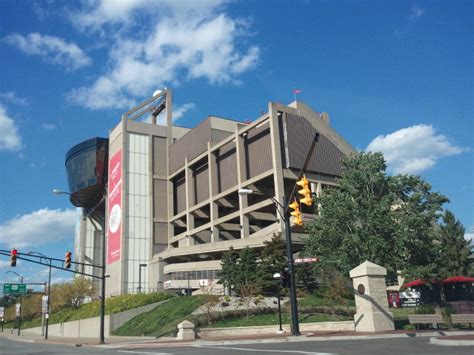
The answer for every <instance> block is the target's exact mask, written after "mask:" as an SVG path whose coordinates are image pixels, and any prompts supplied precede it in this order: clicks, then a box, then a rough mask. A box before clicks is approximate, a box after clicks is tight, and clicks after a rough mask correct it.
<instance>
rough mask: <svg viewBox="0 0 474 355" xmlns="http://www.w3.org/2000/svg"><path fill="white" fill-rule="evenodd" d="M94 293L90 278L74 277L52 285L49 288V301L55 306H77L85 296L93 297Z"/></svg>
mask: <svg viewBox="0 0 474 355" xmlns="http://www.w3.org/2000/svg"><path fill="white" fill-rule="evenodd" d="M96 293H97V291H96V290H95V288H94V284H93V282H92V281H91V280H90V279H86V278H84V277H75V278H74V279H73V280H72V281H71V282H66V283H62V284H58V285H54V286H53V287H52V288H51V294H52V295H51V296H52V297H51V303H52V304H54V305H55V307H57V308H62V307H72V308H78V307H79V306H81V305H82V304H83V303H84V301H85V299H86V298H88V297H93V296H95V295H96Z"/></svg>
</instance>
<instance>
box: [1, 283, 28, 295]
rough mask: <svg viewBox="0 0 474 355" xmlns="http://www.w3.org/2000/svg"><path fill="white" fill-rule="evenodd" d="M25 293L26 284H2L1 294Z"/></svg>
mask: <svg viewBox="0 0 474 355" xmlns="http://www.w3.org/2000/svg"><path fill="white" fill-rule="evenodd" d="M12 293H13V294H22V295H24V294H26V284H3V294H5V295H6V294H12Z"/></svg>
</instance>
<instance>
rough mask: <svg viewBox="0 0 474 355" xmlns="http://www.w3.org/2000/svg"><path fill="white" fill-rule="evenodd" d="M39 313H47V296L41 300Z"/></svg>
mask: <svg viewBox="0 0 474 355" xmlns="http://www.w3.org/2000/svg"><path fill="white" fill-rule="evenodd" d="M41 301H42V302H41V311H42V312H43V313H47V312H48V296H43V297H42V299H41Z"/></svg>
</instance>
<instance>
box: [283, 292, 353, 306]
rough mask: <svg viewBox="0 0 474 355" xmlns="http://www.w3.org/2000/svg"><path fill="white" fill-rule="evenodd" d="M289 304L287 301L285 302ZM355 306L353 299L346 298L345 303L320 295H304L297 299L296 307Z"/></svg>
mask: <svg viewBox="0 0 474 355" xmlns="http://www.w3.org/2000/svg"><path fill="white" fill-rule="evenodd" d="M287 304H289V301H288V302H287ZM330 306H333V307H348V308H351V307H355V301H354V299H350V300H347V303H345V304H344V303H335V302H333V301H332V300H331V299H328V298H323V297H320V296H314V295H310V296H306V297H304V298H301V299H299V300H298V307H330ZM354 309H355V308H354Z"/></svg>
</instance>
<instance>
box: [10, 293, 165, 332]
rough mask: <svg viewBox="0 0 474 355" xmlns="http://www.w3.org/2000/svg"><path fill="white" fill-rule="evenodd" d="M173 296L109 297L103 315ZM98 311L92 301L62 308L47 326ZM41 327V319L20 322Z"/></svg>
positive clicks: (24, 325)
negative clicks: (74, 307)
mask: <svg viewBox="0 0 474 355" xmlns="http://www.w3.org/2000/svg"><path fill="white" fill-rule="evenodd" d="M171 297H173V296H171V295H169V294H166V293H149V294H137V295H122V296H117V297H110V298H107V299H106V300H105V314H113V313H118V312H123V311H126V310H129V309H132V308H137V307H141V306H145V305H147V304H150V303H156V302H160V301H164V300H166V299H169V298H171ZM99 310H100V302H99V301H94V302H91V303H87V304H84V305H82V306H80V307H79V308H76V309H73V308H64V309H61V310H59V311H56V312H51V315H50V318H49V324H55V323H61V322H68V321H73V320H78V319H86V318H92V317H98V316H99ZM8 324H9V325H10V326H11V327H13V326H16V323H14V322H10V323H8ZM40 326H41V317H37V318H33V319H30V320H24V319H22V321H21V327H22V328H33V327H40Z"/></svg>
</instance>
